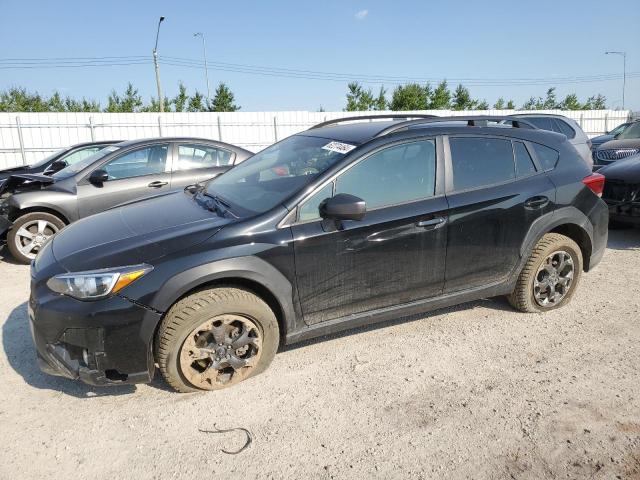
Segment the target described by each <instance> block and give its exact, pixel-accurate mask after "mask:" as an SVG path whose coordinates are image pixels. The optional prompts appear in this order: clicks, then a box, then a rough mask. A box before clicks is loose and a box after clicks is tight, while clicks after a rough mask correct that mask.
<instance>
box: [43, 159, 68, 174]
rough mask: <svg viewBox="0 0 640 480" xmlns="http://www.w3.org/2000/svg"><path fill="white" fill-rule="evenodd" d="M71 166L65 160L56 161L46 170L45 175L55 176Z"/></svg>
mask: <svg viewBox="0 0 640 480" xmlns="http://www.w3.org/2000/svg"><path fill="white" fill-rule="evenodd" d="M68 166H69V165H68V164H67V162H65V161H64V160H56V161H55V162H53V163H52V164H51V165H49V166H48V167H47V168H46V169H45V170H44V172H43V173H44V174H45V175H53V174H54V173H56V172H59V171H60V170H62V169H63V168H67V167H68Z"/></svg>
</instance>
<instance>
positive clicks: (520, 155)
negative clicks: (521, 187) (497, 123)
mask: <svg viewBox="0 0 640 480" xmlns="http://www.w3.org/2000/svg"><path fill="white" fill-rule="evenodd" d="M513 153H514V155H515V158H516V175H517V176H518V177H526V176H527V175H531V174H533V173H536V166H535V165H534V163H533V160H532V159H531V155H529V151H528V150H527V147H526V146H525V145H524V143H522V142H513Z"/></svg>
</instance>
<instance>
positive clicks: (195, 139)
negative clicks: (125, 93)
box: [118, 137, 243, 150]
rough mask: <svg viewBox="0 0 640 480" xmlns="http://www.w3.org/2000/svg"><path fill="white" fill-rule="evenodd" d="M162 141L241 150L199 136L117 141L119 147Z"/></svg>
mask: <svg viewBox="0 0 640 480" xmlns="http://www.w3.org/2000/svg"><path fill="white" fill-rule="evenodd" d="M164 142H206V143H215V144H219V145H229V147H233V148H237V149H239V150H243V149H242V148H241V147H237V146H236V145H233V144H231V143H226V142H221V141H219V140H214V139H212V138H201V137H150V138H138V139H135V140H125V141H123V142H120V143H118V146H120V147H129V146H134V145H143V144H148V143H164Z"/></svg>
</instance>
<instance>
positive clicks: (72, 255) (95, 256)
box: [52, 192, 234, 272]
mask: <svg viewBox="0 0 640 480" xmlns="http://www.w3.org/2000/svg"><path fill="white" fill-rule="evenodd" d="M232 221H234V219H229V218H223V217H219V216H217V215H216V214H215V213H213V212H211V211H209V210H206V209H205V208H203V207H202V206H200V205H198V203H196V202H195V201H194V200H193V198H192V197H191V196H190V195H188V194H185V193H183V192H177V193H171V194H168V195H165V196H162V197H155V198H152V199H148V200H142V201H140V202H136V203H132V204H129V205H126V206H122V207H118V208H114V209H112V210H107V211H105V212H102V213H99V214H97V215H93V216H90V217H87V218H84V219H82V220H79V221H78V222H76V223H73V224H71V225H70V226H68V227H67V228H65V229H64V230H62V231H61V232H60V233H58V234H57V235H56V236H55V237H54V238H53V245H52V249H53V255H54V257H55V258H56V260H57V261H58V262H59V263H60V265H61V266H62V267H63V268H64V269H66V270H67V271H70V272H77V271H83V270H95V269H100V268H111V267H118V266H126V265H136V264H139V263H152V262H153V260H154V259H157V258H160V257H163V256H165V255H167V254H169V253H172V252H175V251H177V250H182V249H186V248H189V247H192V246H194V245H196V244H198V243H200V242H202V241H204V240H206V239H207V238H209V237H211V236H212V235H214V234H215V233H217V232H218V231H219V230H220V228H222V227H223V226H224V225H226V224H227V223H230V222H232Z"/></svg>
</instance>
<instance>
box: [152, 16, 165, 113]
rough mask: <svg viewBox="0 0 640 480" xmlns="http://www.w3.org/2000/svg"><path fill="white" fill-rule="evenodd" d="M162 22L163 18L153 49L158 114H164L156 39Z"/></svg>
mask: <svg viewBox="0 0 640 480" xmlns="http://www.w3.org/2000/svg"><path fill="white" fill-rule="evenodd" d="M163 21H164V17H160V20H158V30H157V32H156V46H155V47H153V64H154V65H155V67H156V84H157V86H158V104H159V105H160V113H162V112H164V98H163V97H162V88H160V66H159V65H158V37H159V36H160V24H161V23H162V22H163Z"/></svg>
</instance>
